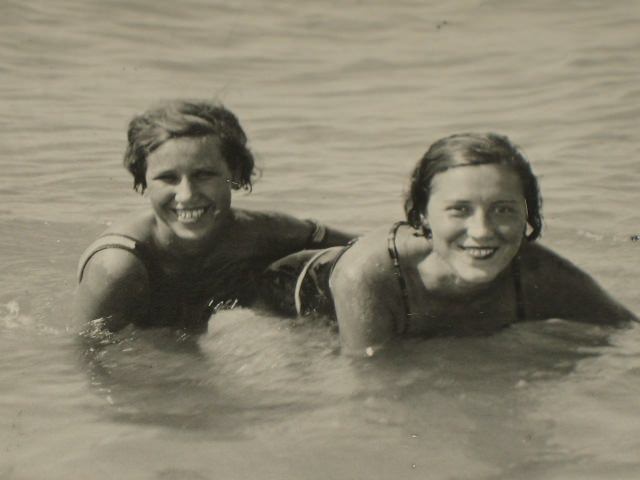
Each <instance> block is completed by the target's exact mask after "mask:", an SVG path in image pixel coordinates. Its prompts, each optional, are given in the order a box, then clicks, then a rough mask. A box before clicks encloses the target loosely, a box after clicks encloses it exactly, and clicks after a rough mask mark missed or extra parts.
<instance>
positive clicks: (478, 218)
mask: <svg viewBox="0 0 640 480" xmlns="http://www.w3.org/2000/svg"><path fill="white" fill-rule="evenodd" d="M467 235H469V236H470V237H472V238H477V239H486V238H491V237H492V236H493V225H492V224H491V219H490V218H489V215H488V214H487V213H486V212H483V211H482V210H480V209H478V210H477V211H476V212H474V214H473V215H471V216H470V217H469V218H468V221H467Z"/></svg>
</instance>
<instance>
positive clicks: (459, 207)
mask: <svg viewBox="0 0 640 480" xmlns="http://www.w3.org/2000/svg"><path fill="white" fill-rule="evenodd" d="M446 210H447V212H449V213H450V214H451V215H453V216H454V217H462V216H466V215H469V214H470V213H471V207H470V206H469V205H464V204H456V205H450V206H448V207H447V209H446Z"/></svg>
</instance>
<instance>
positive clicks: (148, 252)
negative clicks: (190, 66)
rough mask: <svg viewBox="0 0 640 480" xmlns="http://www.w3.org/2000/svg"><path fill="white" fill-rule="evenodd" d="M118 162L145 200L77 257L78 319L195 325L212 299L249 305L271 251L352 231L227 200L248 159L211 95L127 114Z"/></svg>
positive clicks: (230, 118)
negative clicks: (144, 206)
mask: <svg viewBox="0 0 640 480" xmlns="http://www.w3.org/2000/svg"><path fill="white" fill-rule="evenodd" d="M124 165H125V167H126V168H127V169H128V170H129V172H131V174H132V175H133V179H134V188H135V189H136V190H137V191H139V192H141V193H145V195H146V196H147V197H148V199H149V201H150V204H151V209H150V210H149V211H147V212H145V213H143V214H142V215H138V216H135V217H132V218H129V219H126V220H124V221H122V222H120V223H117V224H115V225H113V226H112V227H110V228H109V229H108V230H107V231H106V232H104V233H103V234H102V235H101V236H100V238H98V240H96V241H95V242H94V243H93V244H92V245H91V246H89V248H88V249H87V250H86V251H85V253H84V255H83V256H82V258H81V260H80V264H79V270H78V280H79V287H78V291H77V294H76V302H75V314H76V317H78V318H79V319H81V320H82V321H85V322H86V321H91V320H96V319H100V322H101V323H103V324H104V326H106V327H107V328H108V329H110V330H118V329H120V328H122V327H123V326H125V325H127V324H128V323H135V324H137V325H141V326H163V325H171V326H177V327H183V328H189V329H195V330H203V329H205V328H206V324H207V320H208V319H209V316H210V315H211V313H212V312H213V311H215V310H216V309H217V308H220V307H221V306H229V305H235V304H236V303H238V304H241V305H247V304H250V303H251V302H252V301H253V299H254V297H255V294H256V279H257V277H258V275H259V274H260V272H262V271H263V270H264V268H265V267H266V266H267V265H268V264H269V263H271V262H273V261H274V260H275V259H277V258H281V257H282V256H284V255H287V254H290V253H292V252H295V251H298V250H301V249H304V248H318V247H329V246H332V245H344V244H345V243H347V241H348V240H349V239H350V238H352V236H351V235H348V234H345V233H343V232H339V231H336V230H332V229H328V228H326V227H324V226H322V225H320V224H318V223H316V222H314V221H310V220H298V219H296V218H293V217H291V216H289V215H285V214H280V213H273V212H257V211H247V210H239V209H235V208H232V207H231V192H232V190H238V189H241V188H243V189H246V190H250V189H251V176H252V174H253V169H254V160H253V156H252V154H251V152H250V150H249V149H248V147H247V138H246V136H245V133H244V131H243V130H242V128H241V126H240V124H239V123H238V120H237V119H236V117H235V116H234V115H233V113H231V112H230V111H229V110H227V109H226V108H224V107H223V106H221V105H219V104H216V103H211V102H186V101H176V102H172V103H169V104H165V105H162V106H160V107H158V108H154V109H151V110H149V111H147V112H146V113H144V114H143V115H140V116H137V117H135V118H134V119H133V120H132V121H131V123H130V125H129V131H128V147H127V150H126V153H125V156H124Z"/></svg>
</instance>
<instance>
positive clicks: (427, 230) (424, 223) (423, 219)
mask: <svg viewBox="0 0 640 480" xmlns="http://www.w3.org/2000/svg"><path fill="white" fill-rule="evenodd" d="M420 225H421V229H422V233H423V234H424V236H425V237H426V238H431V227H430V226H429V219H428V218H427V216H426V215H424V214H422V213H421V214H420Z"/></svg>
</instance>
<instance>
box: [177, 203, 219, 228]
mask: <svg viewBox="0 0 640 480" xmlns="http://www.w3.org/2000/svg"><path fill="white" fill-rule="evenodd" d="M212 209H213V206H212V205H209V206H199V207H188V208H185V207H180V208H172V209H171V211H172V212H173V214H174V215H175V216H176V219H177V220H178V221H179V222H180V223H184V224H194V223H197V222H198V221H200V219H201V218H202V217H203V216H204V215H205V213H207V212H208V211H210V210H212Z"/></svg>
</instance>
